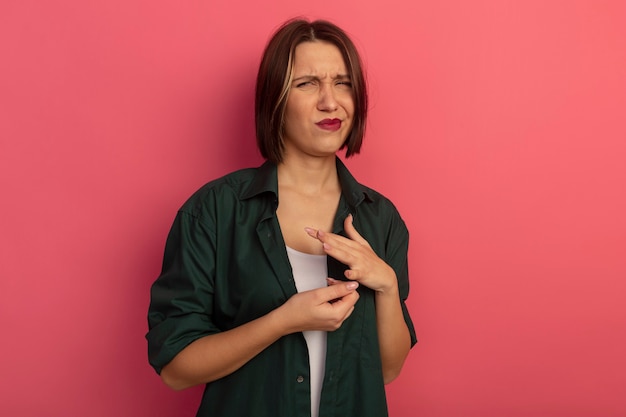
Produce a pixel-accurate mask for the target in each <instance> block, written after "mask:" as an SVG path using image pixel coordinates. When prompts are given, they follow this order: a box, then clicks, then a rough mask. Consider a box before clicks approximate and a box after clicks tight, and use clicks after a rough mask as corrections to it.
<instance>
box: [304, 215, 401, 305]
mask: <svg viewBox="0 0 626 417" xmlns="http://www.w3.org/2000/svg"><path fill="white" fill-rule="evenodd" d="M344 230H345V231H346V235H347V237H344V236H340V235H337V234H334V233H327V232H324V231H321V230H316V229H312V228H309V227H306V228H305V231H306V232H307V234H308V235H309V236H311V237H312V238H315V239H317V240H319V241H320V242H321V243H322V247H323V248H324V251H325V252H326V254H327V255H329V256H332V257H333V258H335V259H337V260H338V261H339V262H341V263H344V264H346V265H348V266H349V267H350V269H348V270H346V271H345V273H344V275H345V276H346V278H348V279H350V280H354V281H358V282H359V284H362V285H365V286H366V287H368V288H371V289H372V290H374V291H378V292H382V293H386V292H389V291H394V290H395V291H397V280H396V274H395V272H394V270H393V268H391V267H390V266H389V265H387V264H386V263H385V261H383V260H382V259H380V258H379V257H378V255H376V253H375V252H374V251H373V250H372V247H371V246H370V244H369V243H368V242H367V241H366V240H365V239H363V237H362V236H361V235H360V234H359V232H357V231H356V229H355V228H354V226H353V225H352V215H351V214H350V215H348V217H346V219H345V220H344Z"/></svg>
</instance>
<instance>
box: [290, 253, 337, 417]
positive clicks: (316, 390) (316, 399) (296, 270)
mask: <svg viewBox="0 0 626 417" xmlns="http://www.w3.org/2000/svg"><path fill="white" fill-rule="evenodd" d="M287 255H288V256H289V262H290V263H291V270H292V271H293V278H294V280H295V281H296V289H297V290H298V292H303V291H309V290H314V289H316V288H322V287H326V285H327V284H326V277H327V276H328V267H327V264H326V255H311V254H309V253H303V252H298V251H297V250H295V249H291V248H289V247H287ZM302 334H303V335H304V339H305V340H306V345H307V347H308V349H309V366H310V371H311V416H312V417H318V414H319V407H320V398H321V395H322V383H323V382H324V370H325V368H326V332H325V331H321V330H310V331H304V332H302Z"/></svg>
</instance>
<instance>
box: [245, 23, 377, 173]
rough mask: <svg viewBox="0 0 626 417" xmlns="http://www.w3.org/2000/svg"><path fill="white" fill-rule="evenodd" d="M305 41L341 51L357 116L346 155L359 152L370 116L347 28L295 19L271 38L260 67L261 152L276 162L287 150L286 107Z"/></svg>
mask: <svg viewBox="0 0 626 417" xmlns="http://www.w3.org/2000/svg"><path fill="white" fill-rule="evenodd" d="M304 42H326V43H329V44H332V45H334V46H335V47H337V49H339V52H340V53H341V55H342V57H343V60H344V63H345V67H346V69H347V71H348V76H349V78H350V81H351V84H352V95H353V97H352V98H353V101H354V116H353V122H352V128H351V130H350V133H349V134H348V136H347V138H346V140H345V142H344V144H343V146H342V147H341V148H342V149H343V148H346V156H347V157H349V156H351V155H354V154H356V153H358V152H359V150H360V148H361V143H362V141H363V135H364V133H365V124H366V119H367V88H366V85H365V76H364V73H363V69H362V65H361V60H360V58H359V55H358V52H357V50H356V47H355V46H354V44H353V43H352V41H351V40H350V38H349V37H348V36H347V35H346V34H345V32H344V31H343V30H341V29H340V28H339V27H337V26H335V25H334V24H332V23H329V22H326V21H322V20H317V21H314V22H308V21H306V20H291V21H289V22H287V23H285V24H284V25H283V26H282V27H281V28H279V29H278V31H277V32H276V33H275V34H274V35H273V36H272V38H271V39H270V41H269V43H268V45H267V47H266V49H265V52H264V54H263V58H262V60H261V65H260V67H259V73H258V76H257V86H256V100H255V118H256V134H257V144H258V147H259V150H260V151H261V155H262V156H263V157H264V158H266V159H268V160H270V161H272V162H275V163H278V162H280V161H282V157H283V152H284V142H283V135H284V126H285V106H286V103H287V97H288V95H289V91H290V89H291V87H292V86H291V84H292V77H293V64H294V60H295V51H296V47H297V46H298V45H300V44H301V43H304Z"/></svg>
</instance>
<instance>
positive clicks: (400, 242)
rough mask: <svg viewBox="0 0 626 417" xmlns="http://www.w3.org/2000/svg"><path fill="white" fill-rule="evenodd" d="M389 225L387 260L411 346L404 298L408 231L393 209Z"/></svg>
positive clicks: (413, 341) (411, 330)
mask: <svg viewBox="0 0 626 417" xmlns="http://www.w3.org/2000/svg"><path fill="white" fill-rule="evenodd" d="M394 212H395V213H394V216H393V217H392V222H391V227H390V230H389V238H388V240H387V262H388V263H389V265H390V266H391V267H392V268H393V269H394V271H395V272H396V277H397V279H398V290H399V293H400V305H401V307H402V314H403V315H404V321H405V322H406V325H407V327H408V329H409V333H410V335H411V347H413V346H414V345H415V344H416V343H417V336H416V335H415V328H414V326H413V320H411V316H410V314H409V310H408V308H407V306H406V300H407V298H408V297H409V263H408V250H409V231H408V229H407V227H406V225H405V223H404V221H403V220H402V218H401V217H400V214H399V213H398V212H397V211H396V210H394Z"/></svg>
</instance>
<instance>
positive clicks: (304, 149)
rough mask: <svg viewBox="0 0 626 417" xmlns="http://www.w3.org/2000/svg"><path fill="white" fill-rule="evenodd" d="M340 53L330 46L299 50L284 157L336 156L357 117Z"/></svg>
mask: <svg viewBox="0 0 626 417" xmlns="http://www.w3.org/2000/svg"><path fill="white" fill-rule="evenodd" d="M350 81H351V80H350V78H349V74H348V70H347V68H346V64H345V62H344V61H343V57H342V56H341V52H339V49H338V48H337V47H336V46H334V45H333V44H330V43H328V42H319V41H316V42H304V43H301V44H300V45H298V46H297V47H296V51H295V59H294V66H293V81H292V84H291V86H290V90H289V93H288V96H287V103H286V107H285V125H284V134H283V138H284V145H285V153H284V157H285V158H289V157H292V156H294V155H300V156H313V157H324V156H329V155H334V154H335V153H336V152H337V151H338V150H339V148H341V146H342V145H343V143H344V142H345V140H346V138H347V137H348V134H349V133H350V129H351V127H352V120H353V116H354V99H353V98H352V85H351V82H350Z"/></svg>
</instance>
